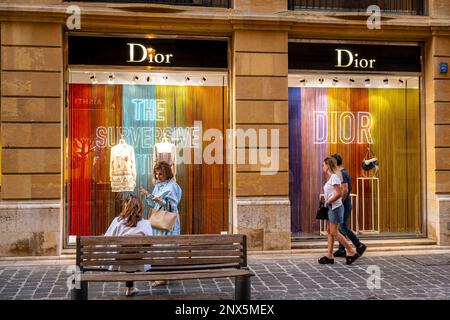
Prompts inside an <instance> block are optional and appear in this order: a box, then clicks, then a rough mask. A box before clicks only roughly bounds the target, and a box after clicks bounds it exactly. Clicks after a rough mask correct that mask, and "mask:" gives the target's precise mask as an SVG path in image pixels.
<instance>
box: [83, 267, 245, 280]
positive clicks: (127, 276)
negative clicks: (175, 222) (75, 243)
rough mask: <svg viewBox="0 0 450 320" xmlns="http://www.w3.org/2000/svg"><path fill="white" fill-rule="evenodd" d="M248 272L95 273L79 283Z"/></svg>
mask: <svg viewBox="0 0 450 320" xmlns="http://www.w3.org/2000/svg"><path fill="white" fill-rule="evenodd" d="M252 275H253V273H252V272H251V271H248V270H239V269H236V270H232V269H230V270H218V271H217V270H214V271H210V272H189V273H169V272H166V273H151V272H145V273H142V272H139V273H113V272H109V273H96V274H81V275H80V281H90V282H121V281H157V280H190V279H208V278H228V277H239V276H252Z"/></svg>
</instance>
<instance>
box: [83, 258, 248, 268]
mask: <svg viewBox="0 0 450 320" xmlns="http://www.w3.org/2000/svg"><path fill="white" fill-rule="evenodd" d="M233 262H234V263H236V264H239V262H241V258H235V257H229V258H208V259H204V258H174V259H171V258H167V259H146V260H119V261H117V260H90V261H81V263H80V264H81V265H82V266H83V267H84V266H86V267H88V266H120V265H123V266H130V265H132V266H139V265H144V264H152V265H153V264H159V265H186V264H188V265H193V264H199V265H200V264H213V263H233Z"/></svg>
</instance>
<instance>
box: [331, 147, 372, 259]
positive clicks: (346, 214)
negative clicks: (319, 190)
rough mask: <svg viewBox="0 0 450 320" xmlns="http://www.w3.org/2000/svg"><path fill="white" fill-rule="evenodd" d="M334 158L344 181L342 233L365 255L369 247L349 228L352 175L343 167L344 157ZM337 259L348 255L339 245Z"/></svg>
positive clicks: (340, 227) (340, 225)
mask: <svg viewBox="0 0 450 320" xmlns="http://www.w3.org/2000/svg"><path fill="white" fill-rule="evenodd" d="M332 157H333V158H334V159H336V162H337V165H338V167H339V169H340V170H341V173H342V178H343V181H342V183H341V187H342V202H343V203H344V222H343V223H341V224H339V230H340V232H341V233H342V234H343V235H344V236H346V237H347V238H348V239H349V240H350V241H351V242H352V243H353V245H354V246H355V248H356V252H358V254H359V255H360V256H362V255H363V253H364V251H366V249H367V246H366V245H365V244H363V243H361V241H359V239H358V237H357V236H356V234H354V233H353V231H352V230H350V228H349V227H348V220H349V219H350V216H351V214H352V201H351V199H350V193H351V191H352V181H351V179H350V175H349V174H348V172H347V170H345V168H344V167H343V166H342V157H341V156H340V155H339V154H337V153H336V154H333V155H332ZM333 255H334V256H335V257H345V256H346V255H347V254H346V252H345V248H344V246H343V245H341V244H339V249H338V250H337V251H336V252H335V253H334V254H333Z"/></svg>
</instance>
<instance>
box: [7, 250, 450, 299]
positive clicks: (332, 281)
mask: <svg viewBox="0 0 450 320" xmlns="http://www.w3.org/2000/svg"><path fill="white" fill-rule="evenodd" d="M317 258H318V255H311V254H309V255H305V254H291V255H288V254H283V255H281V254H280V255H270V256H269V255H258V256H255V255H253V256H250V257H249V266H250V268H251V269H252V270H253V271H254V272H255V273H256V276H255V277H253V278H252V298H253V299H277V300H278V299H289V300H294V299H314V300H317V299H327V300H328V299H333V300H334V299H351V300H353V299H354V300H365V299H427V300H429V299H450V252H445V253H438V254H413V255H404V254H401V253H400V254H397V255H383V254H380V253H378V254H372V255H370V254H367V255H365V256H364V257H362V258H360V259H359V260H358V261H357V262H356V263H355V264H354V265H351V266H347V265H345V261H344V260H336V263H335V264H334V265H326V266H321V265H318V263H317ZM69 265H70V263H67V262H65V263H58V264H53V265H50V264H48V263H47V264H45V263H42V264H39V265H31V264H30V262H28V263H27V264H24V265H18V264H17V263H15V264H14V265H11V264H10V265H8V264H7V263H4V262H3V263H0V299H8V300H9V299H70V294H69V291H68V289H67V286H66V281H67V278H68V276H69V274H68V273H67V272H66V270H67V268H68V266H69ZM370 266H378V267H379V268H380V271H381V281H380V288H378V289H377V288H375V289H369V288H368V286H367V282H368V279H369V277H371V274H369V273H368V269H369V267H370ZM371 268H373V267H371ZM369 280H370V281H369V283H372V284H375V285H376V281H375V280H376V278H373V276H372V278H370V279H369ZM136 286H137V287H138V288H139V289H140V293H139V295H138V297H136V298H145V296H146V295H148V294H150V293H157V294H162V295H167V294H169V295H170V294H185V293H200V292H203V293H211V294H213V293H214V294H215V293H217V294H222V295H224V296H225V297H228V298H231V297H232V293H233V288H234V284H233V281H232V280H231V279H213V280H201V281H199V280H190V281H174V282H171V283H170V285H169V286H164V287H160V288H156V289H151V288H150V286H149V284H148V283H146V282H137V283H136ZM124 290H125V288H124V284H123V283H91V284H90V285H89V297H90V298H91V299H92V298H99V297H102V298H109V297H110V298H113V297H115V296H118V295H121V294H123V292H124Z"/></svg>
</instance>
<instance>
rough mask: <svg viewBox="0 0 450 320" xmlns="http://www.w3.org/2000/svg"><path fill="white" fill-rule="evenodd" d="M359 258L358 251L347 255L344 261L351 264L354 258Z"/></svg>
mask: <svg viewBox="0 0 450 320" xmlns="http://www.w3.org/2000/svg"><path fill="white" fill-rule="evenodd" d="M358 258H359V254H358V253H355V254H354V255H353V256H347V258H346V260H347V261H346V263H347V264H352V263H353V262H355V261H356V259H358Z"/></svg>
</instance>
